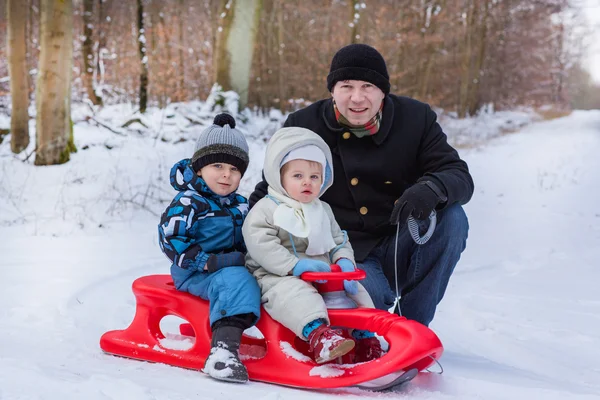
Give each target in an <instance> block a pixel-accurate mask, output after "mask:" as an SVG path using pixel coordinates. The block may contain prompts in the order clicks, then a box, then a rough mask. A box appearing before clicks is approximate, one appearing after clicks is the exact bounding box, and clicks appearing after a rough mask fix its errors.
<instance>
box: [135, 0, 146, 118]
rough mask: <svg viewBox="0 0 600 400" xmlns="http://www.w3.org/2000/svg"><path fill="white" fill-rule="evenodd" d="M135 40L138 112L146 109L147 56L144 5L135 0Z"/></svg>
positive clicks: (143, 111)
mask: <svg viewBox="0 0 600 400" xmlns="http://www.w3.org/2000/svg"><path fill="white" fill-rule="evenodd" d="M137 38H138V52H139V56H140V112H141V113H142V114H143V113H145V112H146V108H147V107H148V55H147V54H146V35H145V33H144V4H143V0H137Z"/></svg>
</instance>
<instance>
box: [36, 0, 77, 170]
mask: <svg viewBox="0 0 600 400" xmlns="http://www.w3.org/2000/svg"><path fill="white" fill-rule="evenodd" d="M41 12H42V21H41V29H40V39H41V40H40V44H41V49H40V61H39V66H38V80H37V85H36V90H37V92H36V107H37V118H36V127H37V128H36V129H37V135H36V142H37V148H36V155H35V165H52V164H62V163H65V162H67V161H69V153H71V152H72V151H74V146H73V140H72V139H73V132H72V127H71V94H70V93H71V69H72V67H73V4H72V2H71V0H42V1H41Z"/></svg>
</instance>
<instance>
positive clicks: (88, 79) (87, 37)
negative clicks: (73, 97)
mask: <svg viewBox="0 0 600 400" xmlns="http://www.w3.org/2000/svg"><path fill="white" fill-rule="evenodd" d="M93 14H94V0H83V37H84V39H83V45H82V46H81V50H82V52H83V86H84V87H85V90H86V92H87V95H88V98H89V99H90V101H91V102H92V104H94V105H102V99H101V98H100V96H97V95H96V89H95V88H94V72H95V71H94V69H95V66H96V63H95V62H94V49H93V47H94V45H93V40H92V37H93V35H94V25H93V23H92V15H93Z"/></svg>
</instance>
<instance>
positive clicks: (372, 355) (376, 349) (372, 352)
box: [354, 337, 383, 363]
mask: <svg viewBox="0 0 600 400" xmlns="http://www.w3.org/2000/svg"><path fill="white" fill-rule="evenodd" d="M381 356H383V349H382V348H381V343H380V342H379V339H377V338H376V337H368V338H363V339H357V340H356V347H355V348H354V362H355V363H361V362H367V361H371V360H375V359H377V358H380V357H381Z"/></svg>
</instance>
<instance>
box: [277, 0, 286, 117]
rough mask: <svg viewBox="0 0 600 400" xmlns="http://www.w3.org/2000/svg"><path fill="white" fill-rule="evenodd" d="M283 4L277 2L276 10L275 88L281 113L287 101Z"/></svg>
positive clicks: (282, 2)
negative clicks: (276, 65)
mask: <svg viewBox="0 0 600 400" xmlns="http://www.w3.org/2000/svg"><path fill="white" fill-rule="evenodd" d="M284 5H285V2H284V1H283V0H280V1H279V4H278V9H277V55H278V56H279V57H278V61H279V68H278V71H277V78H278V79H277V86H278V88H277V89H278V93H279V109H280V110H281V111H282V112H283V111H284V109H285V106H286V105H287V101H285V100H286V99H285V89H286V88H285V42H284V39H283V32H284V29H285V27H284V26H283V7H284Z"/></svg>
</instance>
